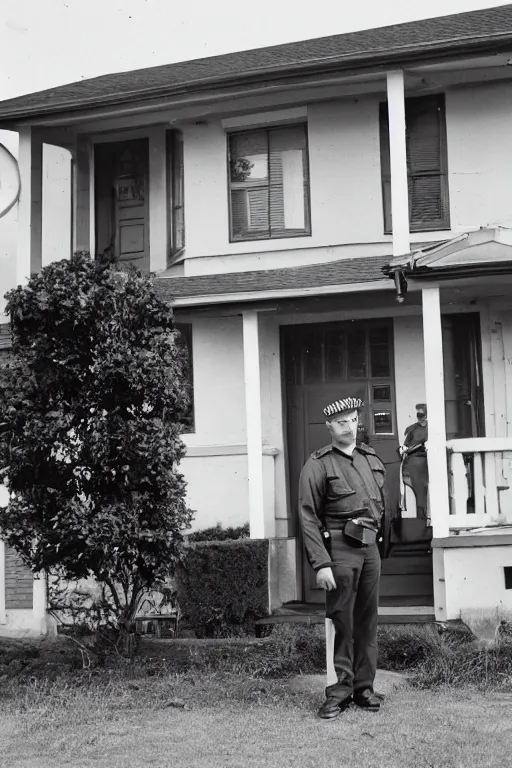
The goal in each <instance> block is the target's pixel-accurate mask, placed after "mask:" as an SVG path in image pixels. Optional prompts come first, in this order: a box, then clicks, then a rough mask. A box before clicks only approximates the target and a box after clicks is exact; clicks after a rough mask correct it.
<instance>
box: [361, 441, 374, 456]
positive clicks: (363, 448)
mask: <svg viewBox="0 0 512 768" xmlns="http://www.w3.org/2000/svg"><path fill="white" fill-rule="evenodd" d="M357 450H358V451H359V452H360V453H364V454H366V455H367V456H376V455H377V454H376V453H375V451H374V450H373V448H370V446H369V445H366V443H359V444H358V445H357Z"/></svg>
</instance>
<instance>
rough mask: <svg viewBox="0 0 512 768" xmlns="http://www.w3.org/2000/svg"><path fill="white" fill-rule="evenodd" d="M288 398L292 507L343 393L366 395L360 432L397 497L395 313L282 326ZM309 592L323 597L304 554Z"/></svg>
mask: <svg viewBox="0 0 512 768" xmlns="http://www.w3.org/2000/svg"><path fill="white" fill-rule="evenodd" d="M283 344H284V353H285V377H286V399H287V431H288V462H289V476H290V495H291V502H292V504H293V509H295V510H296V509H297V506H298V481H299V475H300V471H301V469H302V466H303V465H304V462H305V461H306V459H307V458H308V456H309V455H310V453H312V451H314V450H316V449H317V448H321V447H322V446H323V445H326V444H327V443H329V434H328V432H327V429H326V427H325V416H324V415H323V413H322V408H324V407H325V405H327V404H328V403H330V402H332V401H333V400H338V399H340V398H341V397H345V396H349V395H350V396H353V397H360V398H361V399H362V400H363V401H364V403H365V408H364V412H363V415H362V419H361V422H362V428H361V437H362V439H363V440H364V441H365V442H368V443H370V445H371V446H372V448H374V449H375V451H376V452H377V453H378V455H379V457H380V459H381V460H382V461H383V462H384V464H385V465H386V469H387V478H388V479H387V483H388V494H389V497H390V503H391V504H392V505H393V506H394V507H396V506H397V504H398V501H399V469H400V462H399V456H398V451H397V448H398V435H397V428H396V414H395V386H394V372H393V324H392V321H391V320H372V321H356V322H343V323H320V324H314V325H301V326H287V327H286V328H284V329H283ZM302 561H303V583H304V599H305V600H306V602H314V603H316V602H322V601H323V599H324V593H323V591H322V590H319V589H318V588H317V587H316V585H315V577H314V573H313V571H312V569H311V568H310V566H309V564H308V562H307V559H306V557H303V558H302Z"/></svg>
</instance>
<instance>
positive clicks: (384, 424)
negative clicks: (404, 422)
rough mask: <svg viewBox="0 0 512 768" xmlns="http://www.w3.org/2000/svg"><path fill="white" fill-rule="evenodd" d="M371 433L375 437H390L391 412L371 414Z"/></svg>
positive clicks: (391, 428)
mask: <svg viewBox="0 0 512 768" xmlns="http://www.w3.org/2000/svg"><path fill="white" fill-rule="evenodd" d="M373 431H374V433H375V434H376V435H390V434H392V433H393V420H392V418H391V411H377V412H375V413H374V414H373Z"/></svg>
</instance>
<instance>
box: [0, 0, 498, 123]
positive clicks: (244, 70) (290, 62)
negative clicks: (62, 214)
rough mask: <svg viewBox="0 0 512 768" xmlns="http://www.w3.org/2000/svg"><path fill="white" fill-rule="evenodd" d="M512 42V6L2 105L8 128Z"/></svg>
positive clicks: (145, 72) (131, 75) (143, 72)
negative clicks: (172, 97)
mask: <svg viewBox="0 0 512 768" xmlns="http://www.w3.org/2000/svg"><path fill="white" fill-rule="evenodd" d="M511 42H512V5H511V4H509V5H506V6H498V7H495V8H488V9H484V10H478V11H470V12H466V13H458V14H452V15H448V16H442V17H436V18H431V19H423V20H420V21H414V22H408V23H405V24H395V25H392V26H387V27H380V28H376V29H366V30H362V31H358V32H350V33H346V34H341V35H332V36H329V37H322V38H317V39H313V40H305V41H301V42H294V43H287V44H284V45H275V46H270V47H266V48H258V49H253V50H249V51H242V52H239V53H229V54H225V55H222V56H211V57H207V58H203V59H195V60H192V61H186V62H178V63H174V64H167V65H163V66H157V67H149V68H145V69H139V70H133V71H131V72H121V73H115V74H108V75H102V76H101V77H95V78H91V79H87V80H82V81H79V82H75V83H72V84H69V85H64V86H60V87H58V88H50V89H47V90H44V91H39V92H36V93H31V94H28V95H25V96H20V97H18V98H14V99H8V100H5V101H3V102H0V125H1V126H2V127H6V128H8V127H13V126H14V125H15V124H16V122H17V121H19V120H22V119H23V120H26V119H29V118H30V117H35V116H38V115H39V116H41V115H51V114H55V113H61V112H66V111H71V110H77V109H86V108H92V107H95V106H98V105H105V104H109V105H115V104H123V103H126V102H129V103H130V104H133V103H134V102H135V101H141V100H147V99H149V98H158V97H160V96H168V95H172V94H185V95H186V96H188V95H189V94H190V95H192V94H193V93H194V92H197V91H199V90H201V91H203V93H204V92H205V90H206V91H207V90H208V89H213V88H218V87H220V86H222V85H227V84H235V83H238V84H242V83H244V82H245V83H251V82H255V81H259V82H261V81H262V80H263V79H269V80H270V79H275V78H277V77H279V76H281V77H282V76H283V74H287V75H297V74H309V73H314V72H319V71H324V72H325V71H333V70H335V71H342V70H344V69H349V68H350V69H352V70H353V69H355V68H365V67H368V66H370V65H371V66H379V65H385V66H400V65H403V64H405V63H407V62H410V61H411V60H421V59H425V58H428V57H432V56H433V55H441V54H442V55H451V56H454V55H459V54H462V53H473V52H478V53H489V52H490V53H498V51H499V49H500V46H501V47H502V48H503V50H506V48H507V47H509V46H510V43H511Z"/></svg>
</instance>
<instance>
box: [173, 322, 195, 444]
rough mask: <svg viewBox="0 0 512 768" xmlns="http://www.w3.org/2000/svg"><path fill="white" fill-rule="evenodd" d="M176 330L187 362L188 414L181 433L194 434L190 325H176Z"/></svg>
mask: <svg viewBox="0 0 512 768" xmlns="http://www.w3.org/2000/svg"><path fill="white" fill-rule="evenodd" d="M176 330H177V331H179V333H180V343H181V344H182V346H183V349H184V351H185V356H186V360H187V367H186V375H187V380H188V382H187V383H188V394H189V398H190V400H189V407H188V413H187V414H186V416H185V418H184V420H183V431H184V432H185V433H190V432H195V409H194V367H193V353H192V323H176Z"/></svg>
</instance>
